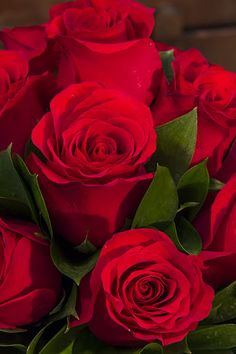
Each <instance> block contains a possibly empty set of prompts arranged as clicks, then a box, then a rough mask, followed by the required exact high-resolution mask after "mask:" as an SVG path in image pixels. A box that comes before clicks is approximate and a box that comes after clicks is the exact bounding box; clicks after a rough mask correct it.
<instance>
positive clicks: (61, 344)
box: [39, 326, 79, 354]
mask: <svg viewBox="0 0 236 354" xmlns="http://www.w3.org/2000/svg"><path fill="white" fill-rule="evenodd" d="M78 333H79V330H78V328H73V329H70V330H69V331H67V332H66V326H64V327H62V329H61V330H60V331H59V332H58V333H57V334H55V335H54V337H53V338H52V339H51V340H50V341H49V342H48V343H47V344H46V345H45V346H44V347H43V348H42V349H41V350H40V352H39V354H52V353H55V354H73V347H74V343H75V341H76V338H77V337H78Z"/></svg>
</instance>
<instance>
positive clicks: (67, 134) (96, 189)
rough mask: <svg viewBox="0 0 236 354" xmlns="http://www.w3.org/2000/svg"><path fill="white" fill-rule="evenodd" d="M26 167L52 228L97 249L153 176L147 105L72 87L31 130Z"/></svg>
mask: <svg viewBox="0 0 236 354" xmlns="http://www.w3.org/2000/svg"><path fill="white" fill-rule="evenodd" d="M32 141H33V144H34V145H35V146H36V147H37V148H38V149H39V150H40V152H41V153H42V154H43V155H44V157H45V159H46V162H45V161H43V160H40V158H39V157H37V156H36V155H35V154H33V153H32V154H31V155H30V157H29V159H28V165H29V167H30V169H31V170H32V171H33V172H36V173H37V174H38V175H39V182H40V185H41V188H42V191H43V194H44V197H45V200H46V204H47V207H48V209H49V213H50V216H51V220H52V223H53V226H54V229H55V231H56V233H58V234H59V235H61V236H63V237H64V238H66V239H67V240H69V241H71V242H72V243H74V244H75V245H79V244H81V243H82V242H83V241H84V240H85V238H87V239H88V240H89V241H90V242H92V243H93V244H94V245H95V246H101V245H103V244H104V242H105V241H106V240H107V239H108V238H109V237H110V236H111V235H112V233H113V232H115V231H117V230H120V229H121V228H122V227H123V226H124V225H125V223H126V219H127V218H131V217H132V216H133V214H134V213H135V209H136V208H137V207H138V205H139V203H140V201H141V199H142V197H143V194H144V193H145V191H146V189H147V187H148V185H149V183H150V181H151V179H152V174H147V173H146V171H145V168H144V164H145V163H146V162H147V161H148V160H149V158H150V157H151V156H152V154H153V152H154V151H155V149H156V133H155V130H154V128H153V120H152V115H151V112H150V110H149V108H148V107H146V106H145V105H144V104H143V103H141V102H139V101H136V100H134V99H133V98H131V97H129V96H126V95H124V94H123V93H121V92H119V91H114V90H109V89H105V88H103V87H102V86H100V85H99V84H97V83H83V84H78V85H71V86H70V87H69V88H67V89H65V90H64V91H62V92H61V93H60V94H58V95H57V96H56V97H55V98H54V99H53V100H52V102H51V112H49V113H47V114H46V115H45V116H44V117H43V118H42V119H41V120H40V122H39V123H38V124H37V126H36V127H35V128H34V130H33V133H32Z"/></svg>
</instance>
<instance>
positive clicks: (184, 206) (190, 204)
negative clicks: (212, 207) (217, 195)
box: [178, 202, 199, 213]
mask: <svg viewBox="0 0 236 354" xmlns="http://www.w3.org/2000/svg"><path fill="white" fill-rule="evenodd" d="M198 205H199V203H198V202H186V203H184V204H181V205H180V207H179V209H178V213H181V212H182V211H183V210H185V209H189V208H195V207H196V206H198Z"/></svg>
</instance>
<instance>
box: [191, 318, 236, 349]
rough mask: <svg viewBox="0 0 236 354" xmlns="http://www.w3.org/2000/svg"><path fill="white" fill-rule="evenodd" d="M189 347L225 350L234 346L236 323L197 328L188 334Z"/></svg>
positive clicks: (235, 343) (235, 341) (235, 342)
mask: <svg viewBox="0 0 236 354" xmlns="http://www.w3.org/2000/svg"><path fill="white" fill-rule="evenodd" d="M188 343H189V346H190V348H191V349H192V350H193V351H194V350H195V351H197V353H198V351H200V350H225V349H232V348H235V347H236V325H235V324H224V325H218V326H212V327H207V328H202V329H198V330H196V331H195V332H192V333H190V334H189V336H188Z"/></svg>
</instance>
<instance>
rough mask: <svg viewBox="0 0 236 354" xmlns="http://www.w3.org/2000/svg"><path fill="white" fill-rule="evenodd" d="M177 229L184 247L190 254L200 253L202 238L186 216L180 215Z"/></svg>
mask: <svg viewBox="0 0 236 354" xmlns="http://www.w3.org/2000/svg"><path fill="white" fill-rule="evenodd" d="M176 229H177V234H178V239H179V242H180V244H181V246H182V247H183V249H184V250H185V251H186V252H187V253H189V254H192V255H198V254H199V253H200V252H201V250H202V239H201V237H200V235H199V234H198V232H197V230H196V229H195V228H194V227H193V225H192V224H191V223H190V222H189V221H188V220H186V219H185V218H184V217H178V218H177V220H176Z"/></svg>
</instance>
